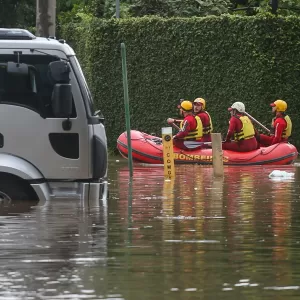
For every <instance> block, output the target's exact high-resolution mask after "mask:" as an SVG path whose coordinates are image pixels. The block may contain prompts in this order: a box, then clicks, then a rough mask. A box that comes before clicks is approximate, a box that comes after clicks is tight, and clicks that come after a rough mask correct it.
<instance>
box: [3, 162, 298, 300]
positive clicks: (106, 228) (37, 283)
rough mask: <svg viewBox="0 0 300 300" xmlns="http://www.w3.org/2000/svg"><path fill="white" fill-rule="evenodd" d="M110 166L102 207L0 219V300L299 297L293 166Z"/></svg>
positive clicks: (65, 207)
mask: <svg viewBox="0 0 300 300" xmlns="http://www.w3.org/2000/svg"><path fill="white" fill-rule="evenodd" d="M280 169H281V170H286V171H289V172H294V173H295V177H294V178H291V179H288V180H280V181H278V180H271V179H269V177H268V175H269V174H270V172H271V171H272V170H274V167H267V166H264V168H261V167H242V168H241V167H226V168H225V176H224V178H221V179H220V178H214V177H213V172H212V168H211V167H204V166H197V165H194V166H186V165H182V166H180V165H179V166H176V177H175V178H174V179H171V180H165V179H164V174H163V168H162V167H153V166H152V167H146V166H137V165H136V166H135V168H134V177H133V178H132V180H130V178H129V176H128V175H129V172H128V168H127V164H126V163H123V162H120V163H110V173H109V178H110V180H109V186H110V198H109V201H108V207H106V206H101V207H100V208H99V209H97V208H93V209H90V210H86V209H83V207H82V206H81V205H80V203H78V202H74V201H54V202H47V203H45V204H43V205H33V206H32V204H30V205H27V204H26V203H24V204H23V206H22V207H21V206H20V207H14V210H6V212H5V211H4V210H0V212H1V213H0V225H1V231H0V243H1V252H0V259H1V262H2V263H1V265H0V300H1V299H126V300H127V299H128V300H140V299H146V300H148V299H151V300H152V299H164V300H171V299H172V300H174V299H180V300H181V299H184V300H185V299H265V298H266V299H269V298H278V299H288V298H289V297H294V298H295V297H297V296H298V294H299V293H300V284H299V282H300V271H299V270H300V268H299V267H298V264H299V263H300V254H299V253H300V251H299V242H300V239H299V238H300V234H299V233H300V221H299V220H300V213H299V211H300V210H299V199H300V187H299V181H300V168H299V167H296V166H287V167H280Z"/></svg>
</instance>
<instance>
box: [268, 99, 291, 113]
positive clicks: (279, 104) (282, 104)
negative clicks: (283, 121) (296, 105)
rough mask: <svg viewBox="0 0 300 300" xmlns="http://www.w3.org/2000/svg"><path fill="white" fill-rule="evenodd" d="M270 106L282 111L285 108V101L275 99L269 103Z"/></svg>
mask: <svg viewBox="0 0 300 300" xmlns="http://www.w3.org/2000/svg"><path fill="white" fill-rule="evenodd" d="M270 105H271V106H272V107H276V110H277V111H279V112H284V111H286V110H287V103H286V102H285V101H283V100H276V101H274V102H273V103H271V104H270Z"/></svg>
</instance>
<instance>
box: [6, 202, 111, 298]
mask: <svg viewBox="0 0 300 300" xmlns="http://www.w3.org/2000/svg"><path fill="white" fill-rule="evenodd" d="M1 215H2V217H0V222H1V232H0V243H1V252H0V259H1V262H2V263H1V265H0V299H56V298H59V299H62V298H66V299H79V298H87V299H95V298H96V294H95V287H94V286H93V285H91V284H89V276H90V275H89V274H88V272H87V270H89V269H91V270H92V269H94V270H95V268H96V273H97V276H99V277H98V279H99V281H100V280H101V278H102V280H104V277H105V268H106V266H107V259H108V258H107V246H106V244H107V221H106V215H105V209H104V207H100V208H99V209H98V210H96V209H95V210H90V211H83V210H82V206H81V205H80V204H79V203H77V202H74V201H64V202H60V201H52V202H47V203H45V204H44V205H37V206H32V203H30V204H29V203H24V204H23V205H20V203H15V204H14V205H13V206H10V207H9V208H8V209H7V211H6V213H5V214H3V213H1Z"/></svg>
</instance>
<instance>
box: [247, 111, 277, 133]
mask: <svg viewBox="0 0 300 300" xmlns="http://www.w3.org/2000/svg"><path fill="white" fill-rule="evenodd" d="M244 114H245V115H246V116H247V117H248V118H250V119H251V120H252V121H253V122H255V123H256V124H257V125H259V126H260V127H262V128H263V129H264V130H266V131H267V132H268V133H270V132H271V130H270V129H268V128H267V127H266V126H264V125H263V124H261V123H260V122H258V121H257V120H256V119H254V118H253V117H252V116H251V115H249V114H248V113H247V112H244Z"/></svg>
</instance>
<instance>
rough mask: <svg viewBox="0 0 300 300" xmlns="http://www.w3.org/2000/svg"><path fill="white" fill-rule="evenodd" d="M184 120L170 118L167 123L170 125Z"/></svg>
mask: <svg viewBox="0 0 300 300" xmlns="http://www.w3.org/2000/svg"><path fill="white" fill-rule="evenodd" d="M181 121H182V120H178V119H173V118H168V119H167V122H168V124H172V123H180V122H181Z"/></svg>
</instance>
